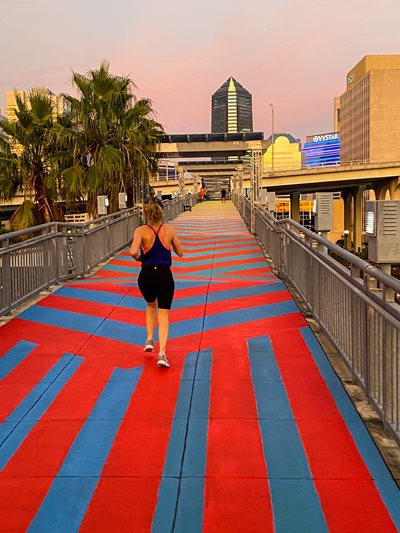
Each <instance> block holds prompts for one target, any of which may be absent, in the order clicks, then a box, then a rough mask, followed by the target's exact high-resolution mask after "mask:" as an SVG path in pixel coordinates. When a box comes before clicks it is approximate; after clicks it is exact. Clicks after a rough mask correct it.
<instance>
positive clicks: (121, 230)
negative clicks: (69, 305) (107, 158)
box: [0, 208, 140, 315]
mask: <svg viewBox="0 0 400 533" xmlns="http://www.w3.org/2000/svg"><path fill="white" fill-rule="evenodd" d="M139 223H140V210H139V209H137V208H132V209H125V210H123V211H120V212H118V213H114V214H112V215H108V216H105V217H101V218H98V219H96V220H92V221H90V222H86V223H84V224H70V223H58V222H56V223H49V224H43V225H41V226H35V227H32V228H28V229H26V230H21V231H15V232H12V233H8V234H6V235H3V236H0V315H2V314H5V313H8V312H10V310H11V309H13V308H14V307H16V306H17V305H19V304H21V303H22V302H24V301H25V300H27V299H29V298H31V297H32V296H34V295H36V294H38V293H39V292H40V291H42V290H44V289H46V288H48V287H49V286H50V285H53V284H55V283H57V282H59V281H61V280H65V279H68V278H73V277H75V276H81V275H84V274H87V273H88V272H89V271H90V270H91V269H92V268H93V267H94V266H96V265H97V264H98V263H100V262H101V261H103V260H105V259H107V258H108V257H110V256H111V255H112V254H113V253H114V252H116V251H118V250H120V249H121V248H123V247H124V246H126V244H127V243H128V242H129V241H130V240H131V238H132V231H133V229H134V228H135V227H136V226H137V225H139Z"/></svg>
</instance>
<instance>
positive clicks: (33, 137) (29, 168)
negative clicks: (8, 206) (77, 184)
mask: <svg viewBox="0 0 400 533" xmlns="http://www.w3.org/2000/svg"><path fill="white" fill-rule="evenodd" d="M52 127H53V109H52V102H51V99H50V97H49V96H48V95H47V94H42V93H40V92H37V91H36V90H35V89H33V90H32V91H31V92H30V93H29V94H28V98H27V101H26V102H24V101H23V99H22V98H21V96H19V95H18V94H16V109H15V120H14V121H7V120H3V121H0V128H2V130H3V136H1V138H0V195H1V197H2V198H4V199H6V200H8V199H11V198H12V197H13V196H15V195H16V193H17V190H18V189H20V190H21V191H23V194H24V196H25V200H24V202H23V203H22V205H21V206H20V207H19V208H18V209H17V211H16V212H15V213H14V215H13V218H12V221H11V222H12V225H13V226H14V227H17V228H26V227H29V226H31V225H32V224H34V223H40V222H49V221H53V220H55V217H56V215H55V210H54V200H55V199H56V198H57V183H56V181H55V180H54V174H53V173H52V172H51V161H50V156H51V133H50V132H51V129H52ZM32 197H33V199H34V202H35V204H36V206H37V208H36V209H35V204H34V202H32Z"/></svg>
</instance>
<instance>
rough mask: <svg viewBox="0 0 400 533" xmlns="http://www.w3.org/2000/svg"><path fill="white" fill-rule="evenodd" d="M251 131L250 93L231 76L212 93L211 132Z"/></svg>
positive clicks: (251, 110)
mask: <svg viewBox="0 0 400 533" xmlns="http://www.w3.org/2000/svg"><path fill="white" fill-rule="evenodd" d="M246 131H253V108H252V99H251V94H250V93H249V91H247V90H246V89H245V88H244V87H243V86H242V85H240V83H238V82H237V81H236V80H235V78H232V76H231V77H230V78H229V79H228V80H227V81H226V82H225V83H224V84H223V85H221V87H220V88H219V89H218V90H217V91H216V92H215V93H214V94H213V95H212V107H211V132H212V133H236V132H246Z"/></svg>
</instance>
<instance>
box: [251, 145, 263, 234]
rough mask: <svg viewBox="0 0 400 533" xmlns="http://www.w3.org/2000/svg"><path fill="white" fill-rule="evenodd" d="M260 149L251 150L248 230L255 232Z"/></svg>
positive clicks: (260, 162)
mask: <svg viewBox="0 0 400 533" xmlns="http://www.w3.org/2000/svg"><path fill="white" fill-rule="evenodd" d="M261 171H262V151H261V150H253V151H252V152H251V215H250V231H251V233H255V232H256V211H255V204H256V202H258V201H259V200H260V187H261V185H262V177H261Z"/></svg>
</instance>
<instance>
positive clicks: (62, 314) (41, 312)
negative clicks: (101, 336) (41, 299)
mask: <svg viewBox="0 0 400 533" xmlns="http://www.w3.org/2000/svg"><path fill="white" fill-rule="evenodd" d="M18 318H22V319H23V320H31V321H32V322H38V323H39V324H47V325H49V326H57V327H60V328H67V329H73V330H74V331H80V332H82V333H89V334H93V333H94V332H95V331H96V330H97V329H98V327H99V326H100V324H101V323H102V322H104V318H99V317H97V316H90V315H84V314H83V313H72V312H71V311H62V310H61V309H51V308H47V307H42V306H39V305H33V306H32V307H30V308H29V309H27V310H26V311H23V312H22V313H21V314H20V315H19V316H18Z"/></svg>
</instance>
